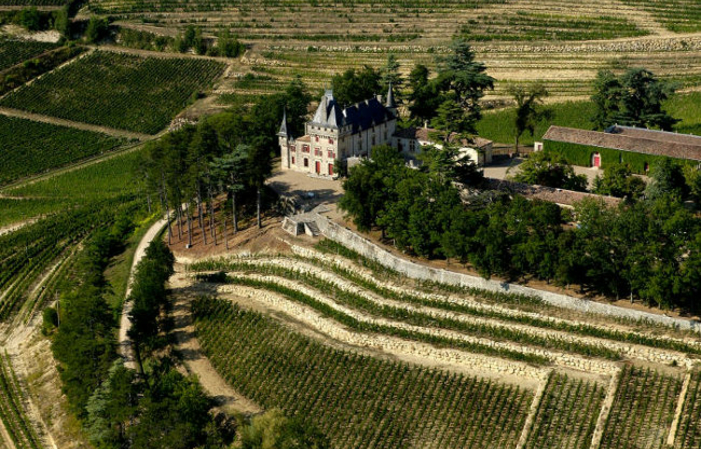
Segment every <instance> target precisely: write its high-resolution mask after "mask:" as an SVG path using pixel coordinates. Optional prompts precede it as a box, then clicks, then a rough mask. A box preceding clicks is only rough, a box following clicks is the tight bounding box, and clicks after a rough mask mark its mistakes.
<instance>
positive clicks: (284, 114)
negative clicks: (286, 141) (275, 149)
mask: <svg viewBox="0 0 701 449" xmlns="http://www.w3.org/2000/svg"><path fill="white" fill-rule="evenodd" d="M277 135H278V136H280V137H289V136H288V134H287V108H285V109H283V110H282V123H281V124H280V131H278V133H277Z"/></svg>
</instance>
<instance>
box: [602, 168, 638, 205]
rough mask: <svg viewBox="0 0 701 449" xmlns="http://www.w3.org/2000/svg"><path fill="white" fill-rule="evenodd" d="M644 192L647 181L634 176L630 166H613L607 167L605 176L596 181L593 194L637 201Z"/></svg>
mask: <svg viewBox="0 0 701 449" xmlns="http://www.w3.org/2000/svg"><path fill="white" fill-rule="evenodd" d="M644 190H645V181H643V180H642V179H641V178H639V177H637V176H633V174H632V172H631V170H630V166H628V165H624V164H611V165H609V166H607V167H606V170H605V171H604V174H603V176H597V177H596V178H595V179H594V189H593V192H594V193H597V194H599V195H611V196H616V197H619V198H627V199H629V200H637V199H638V198H640V196H641V195H642V194H643V191H644Z"/></svg>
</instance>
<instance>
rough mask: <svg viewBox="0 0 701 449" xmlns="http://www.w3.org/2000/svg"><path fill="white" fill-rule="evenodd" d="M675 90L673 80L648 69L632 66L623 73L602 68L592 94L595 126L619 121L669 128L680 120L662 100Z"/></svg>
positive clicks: (624, 123)
mask: <svg viewBox="0 0 701 449" xmlns="http://www.w3.org/2000/svg"><path fill="white" fill-rule="evenodd" d="M675 90H676V86H675V85H674V84H672V83H669V82H665V81H661V80H659V79H657V78H656V77H655V75H654V74H653V73H652V72H650V71H648V70H645V69H640V68H638V69H630V70H628V71H627V72H626V73H624V74H623V75H621V76H620V77H617V76H616V75H615V74H614V73H613V72H611V71H609V70H602V71H599V73H598V74H597V76H596V80H595V81H594V91H595V93H594V95H593V96H592V97H591V99H592V101H593V102H594V104H595V105H596V114H595V115H594V117H593V118H592V121H593V122H594V126H595V127H596V128H597V129H606V128H608V127H609V126H612V125H615V124H619V125H626V126H637V127H640V128H659V129H662V130H667V131H669V130H671V129H672V127H673V126H674V124H675V123H677V122H678V121H679V120H677V119H675V118H674V117H672V116H671V115H670V114H669V113H667V112H666V111H665V110H664V108H663V103H664V101H665V100H667V99H668V98H669V97H670V96H671V95H672V94H673V93H674V91H675Z"/></svg>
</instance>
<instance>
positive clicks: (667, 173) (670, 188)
mask: <svg viewBox="0 0 701 449" xmlns="http://www.w3.org/2000/svg"><path fill="white" fill-rule="evenodd" d="M650 177H651V178H652V179H651V180H650V184H648V186H647V189H645V195H646V196H647V197H648V198H650V199H657V198H661V197H662V196H665V195H671V196H674V197H676V198H678V199H680V200H681V199H684V198H686V196H687V195H688V193H689V187H688V186H687V184H686V179H685V178H684V172H683V170H682V167H681V166H680V165H679V164H678V163H677V162H675V161H673V160H672V159H670V158H662V159H660V160H659V161H658V162H657V163H656V164H654V165H653V166H652V170H650Z"/></svg>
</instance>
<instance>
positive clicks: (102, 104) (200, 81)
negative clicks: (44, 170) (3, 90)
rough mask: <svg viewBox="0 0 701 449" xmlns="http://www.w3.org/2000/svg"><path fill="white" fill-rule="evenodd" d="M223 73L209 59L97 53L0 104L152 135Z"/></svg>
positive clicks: (39, 80) (9, 96) (41, 79)
mask: <svg viewBox="0 0 701 449" xmlns="http://www.w3.org/2000/svg"><path fill="white" fill-rule="evenodd" d="M223 70H224V66H223V64H221V63H219V62H216V61H211V60H200V59H178V58H167V59H162V58H144V57H140V56H134V55H127V54H119V53H111V52H104V51H96V52H93V53H92V54H90V55H88V56H85V57H83V58H80V59H78V60H77V61H75V62H73V63H72V64H68V65H66V66H64V67H62V68H60V69H58V70H56V71H54V72H51V73H49V74H47V75H46V76H44V77H42V78H40V79H38V80H37V81H36V82H34V83H32V84H29V85H26V86H24V87H22V88H20V89H19V90H17V91H15V92H12V93H11V94H9V95H7V96H5V97H4V98H3V100H2V101H0V105H2V106H7V107H10V108H16V109H22V110H25V111H29V112H33V113H38V114H44V115H49V116H53V117H59V118H63V119H68V120H73V121H77V122H84V123H90V124H94V125H102V126H108V127H112V128H117V129H125V130H129V131H135V132H141V133H146V134H156V133H158V132H159V131H161V130H162V129H163V128H165V127H166V126H167V125H168V123H169V122H170V120H171V119H172V118H173V117H174V116H175V115H176V114H177V113H178V112H180V111H181V110H182V109H183V108H185V107H186V106H187V105H188V103H189V101H190V100H191V98H192V96H193V94H197V93H198V92H201V91H203V90H205V89H207V88H208V87H209V86H210V85H211V83H212V82H213V81H214V80H215V79H217V78H218V77H219V76H220V75H221V74H222V72H223Z"/></svg>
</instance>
